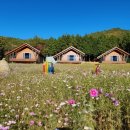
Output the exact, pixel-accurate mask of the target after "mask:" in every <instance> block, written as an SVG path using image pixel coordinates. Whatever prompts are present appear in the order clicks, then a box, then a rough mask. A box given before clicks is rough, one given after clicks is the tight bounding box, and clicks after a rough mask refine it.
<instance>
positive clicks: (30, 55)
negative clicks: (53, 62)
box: [5, 43, 43, 63]
mask: <svg viewBox="0 0 130 130" xmlns="http://www.w3.org/2000/svg"><path fill="white" fill-rule="evenodd" d="M5 55H6V56H7V57H8V61H9V62H17V63H42V62H43V56H42V54H41V52H40V50H38V49H36V48H34V47H32V46H31V45H29V44H27V43H25V44H22V45H21V46H19V47H17V48H15V49H13V50H11V51H9V52H7V53H6V54H5Z"/></svg>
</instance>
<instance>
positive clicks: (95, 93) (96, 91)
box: [89, 88, 99, 97]
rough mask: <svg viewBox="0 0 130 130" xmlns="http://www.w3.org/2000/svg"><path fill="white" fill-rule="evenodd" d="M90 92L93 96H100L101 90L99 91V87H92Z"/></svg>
mask: <svg viewBox="0 0 130 130" xmlns="http://www.w3.org/2000/svg"><path fill="white" fill-rule="evenodd" d="M89 94H90V96H91V97H98V95H99V92H98V90H97V89H95V88H92V89H90V91H89Z"/></svg>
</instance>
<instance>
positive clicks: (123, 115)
mask: <svg viewBox="0 0 130 130" xmlns="http://www.w3.org/2000/svg"><path fill="white" fill-rule="evenodd" d="M10 68H11V74H10V75H9V76H8V77H6V78H4V79H3V78H0V124H1V126H0V127H3V126H4V127H7V126H9V127H10V129H11V130H24V129H25V130H55V128H57V127H68V128H71V129H72V130H128V129H130V64H120V65H118V64H101V69H102V73H101V74H100V75H98V76H96V75H95V74H92V71H93V70H94V69H95V64H93V63H83V64H80V65H76V64H75V65H74V64H73V65H67V64H65V65H63V64H56V65H55V74H54V75H51V74H46V75H43V73H42V65H41V64H10ZM92 88H95V89H97V90H100V91H101V90H102V91H101V92H100V94H99V95H98V97H96V98H93V97H91V96H90V94H89V91H90V90H91V89H92ZM70 99H72V100H73V101H74V102H73V103H72V104H71V103H69V101H70Z"/></svg>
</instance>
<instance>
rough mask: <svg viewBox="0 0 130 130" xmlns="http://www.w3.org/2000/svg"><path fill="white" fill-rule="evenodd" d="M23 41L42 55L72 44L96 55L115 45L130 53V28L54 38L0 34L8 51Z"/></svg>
mask: <svg viewBox="0 0 130 130" xmlns="http://www.w3.org/2000/svg"><path fill="white" fill-rule="evenodd" d="M23 43H28V44H30V45H32V46H34V47H36V48H37V49H40V50H41V52H42V54H43V55H54V54H56V53H57V52H60V51H61V50H63V49H65V48H67V47H69V46H71V45H73V46H74V47H76V48H78V49H80V50H81V51H83V52H85V53H86V54H88V55H93V56H94V57H96V56H97V55H99V54H101V53H103V52H105V51H107V50H109V49H111V48H113V47H115V46H117V47H120V48H122V49H124V50H125V51H127V52H129V53H130V30H122V29H119V28H113V29H111V30H105V31H102V32H96V33H92V34H87V35H84V36H80V35H69V34H68V35H62V36H61V37H59V38H57V39H55V38H53V37H51V38H49V39H43V38H40V37H38V36H35V37H34V38H31V39H26V40H24V39H17V38H11V37H4V36H0V46H1V48H2V47H3V48H4V51H9V50H11V49H13V48H15V47H17V46H19V45H21V44H23Z"/></svg>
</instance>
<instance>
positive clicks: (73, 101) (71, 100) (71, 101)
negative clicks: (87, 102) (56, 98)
mask: <svg viewBox="0 0 130 130" xmlns="http://www.w3.org/2000/svg"><path fill="white" fill-rule="evenodd" d="M75 103H76V102H75V100H74V99H70V100H68V104H70V105H73V104H75Z"/></svg>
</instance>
